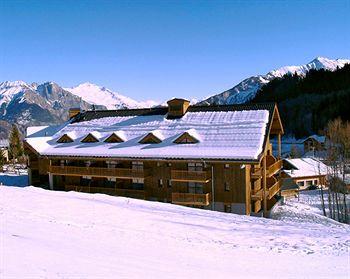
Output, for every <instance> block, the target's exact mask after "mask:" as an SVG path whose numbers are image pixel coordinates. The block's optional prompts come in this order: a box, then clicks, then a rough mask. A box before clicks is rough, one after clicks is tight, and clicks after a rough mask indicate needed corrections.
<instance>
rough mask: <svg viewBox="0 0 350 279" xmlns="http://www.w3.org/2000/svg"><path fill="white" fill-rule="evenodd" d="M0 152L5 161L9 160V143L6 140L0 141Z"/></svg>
mask: <svg viewBox="0 0 350 279" xmlns="http://www.w3.org/2000/svg"><path fill="white" fill-rule="evenodd" d="M0 151H1V152H2V154H3V156H4V158H5V161H6V162H8V160H9V141H8V140H7V139H0Z"/></svg>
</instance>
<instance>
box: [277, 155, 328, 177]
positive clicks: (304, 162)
mask: <svg viewBox="0 0 350 279" xmlns="http://www.w3.org/2000/svg"><path fill="white" fill-rule="evenodd" d="M284 160H285V161H286V162H287V163H289V164H290V165H291V166H292V167H293V168H292V169H290V170H286V169H285V170H284V172H285V173H286V174H288V175H289V176H290V177H292V178H297V177H308V176H318V175H327V166H326V165H325V164H324V163H322V162H321V161H319V160H316V159H314V158H296V159H284Z"/></svg>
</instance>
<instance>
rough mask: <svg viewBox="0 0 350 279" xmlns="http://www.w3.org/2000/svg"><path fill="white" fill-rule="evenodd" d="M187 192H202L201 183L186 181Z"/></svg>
mask: <svg viewBox="0 0 350 279" xmlns="http://www.w3.org/2000/svg"><path fill="white" fill-rule="evenodd" d="M188 192H189V193H192V194H203V184H202V183H198V182H188Z"/></svg>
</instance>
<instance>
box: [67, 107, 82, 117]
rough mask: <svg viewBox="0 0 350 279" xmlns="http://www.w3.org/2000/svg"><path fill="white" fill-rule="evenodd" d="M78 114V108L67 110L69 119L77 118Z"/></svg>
mask: <svg viewBox="0 0 350 279" xmlns="http://www.w3.org/2000/svg"><path fill="white" fill-rule="evenodd" d="M79 113H80V108H70V109H69V119H72V118H73V117H75V116H77V115H78V114H79Z"/></svg>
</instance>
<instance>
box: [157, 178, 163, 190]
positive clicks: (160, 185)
mask: <svg viewBox="0 0 350 279" xmlns="http://www.w3.org/2000/svg"><path fill="white" fill-rule="evenodd" d="M158 187H160V188H161V187H163V179H159V180H158Z"/></svg>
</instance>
